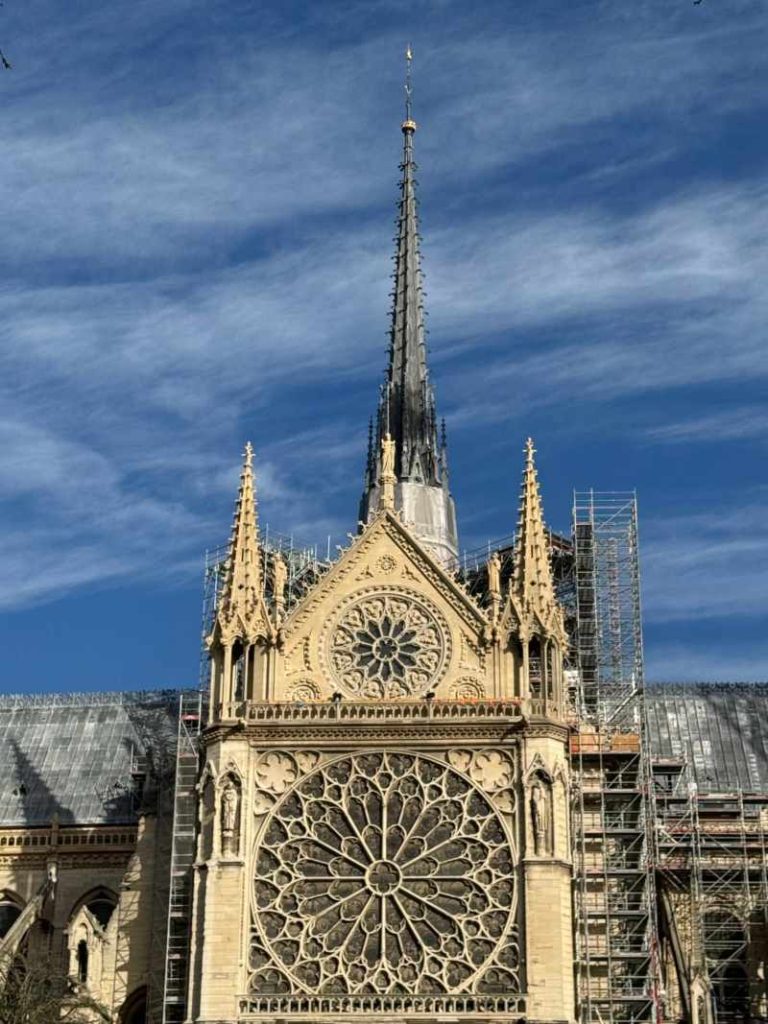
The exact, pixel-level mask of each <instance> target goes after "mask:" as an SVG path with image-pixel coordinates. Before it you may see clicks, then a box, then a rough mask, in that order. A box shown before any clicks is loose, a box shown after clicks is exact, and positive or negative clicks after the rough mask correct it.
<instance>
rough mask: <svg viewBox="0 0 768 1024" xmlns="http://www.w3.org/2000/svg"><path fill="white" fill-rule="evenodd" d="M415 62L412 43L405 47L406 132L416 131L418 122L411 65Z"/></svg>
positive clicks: (404, 122)
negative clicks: (413, 97) (415, 117)
mask: <svg viewBox="0 0 768 1024" xmlns="http://www.w3.org/2000/svg"><path fill="white" fill-rule="evenodd" d="M412 64H413V50H412V49H411V44H410V43H408V45H407V46H406V48H405V120H404V121H403V124H402V128H403V131H404V132H415V131H416V122H415V121H414V120H413V104H412V96H413V83H412V80H411V66H412Z"/></svg>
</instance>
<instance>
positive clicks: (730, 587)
mask: <svg viewBox="0 0 768 1024" xmlns="http://www.w3.org/2000/svg"><path fill="white" fill-rule="evenodd" d="M733 498H734V500H733V502H732V503H730V504H726V503H724V502H721V503H719V504H718V505H716V506H713V507H712V508H710V509H709V510H708V511H706V512H695V513H688V514H684V515H678V516H672V517H669V518H667V519H663V520H659V519H655V518H653V517H651V518H649V519H648V520H646V521H644V524H643V534H644V541H643V545H642V564H643V597H644V607H645V615H646V618H647V619H648V620H649V621H650V622H652V623H653V622H660V623H672V622H675V621H680V620H702V619H714V618H721V619H727V618H731V617H739V618H741V619H743V617H744V616H753V617H755V618H756V619H761V618H764V617H765V614H766V612H765V610H766V608H767V607H768V582H766V581H767V580H768V507H766V504H765V503H764V502H755V501H754V496H753V500H752V501H751V502H748V503H744V502H743V500H742V496H741V495H734V496H733Z"/></svg>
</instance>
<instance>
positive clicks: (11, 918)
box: [0, 893, 23, 939]
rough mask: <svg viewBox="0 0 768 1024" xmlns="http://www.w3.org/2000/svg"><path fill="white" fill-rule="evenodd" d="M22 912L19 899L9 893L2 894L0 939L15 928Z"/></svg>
mask: <svg viewBox="0 0 768 1024" xmlns="http://www.w3.org/2000/svg"><path fill="white" fill-rule="evenodd" d="M22 910H23V906H22V904H21V902H20V901H19V900H18V899H15V898H14V897H13V896H11V895H9V894H8V893H0V939H2V938H4V937H5V936H6V935H7V934H8V932H9V931H10V930H11V928H13V926H14V924H15V923H16V921H17V920H18V918H19V917H20V915H21V911H22Z"/></svg>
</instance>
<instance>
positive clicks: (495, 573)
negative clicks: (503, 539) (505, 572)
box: [488, 551, 501, 601]
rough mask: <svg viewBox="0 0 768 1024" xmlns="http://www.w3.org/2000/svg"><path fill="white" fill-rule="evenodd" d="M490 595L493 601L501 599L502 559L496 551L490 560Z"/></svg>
mask: <svg viewBox="0 0 768 1024" xmlns="http://www.w3.org/2000/svg"><path fill="white" fill-rule="evenodd" d="M488 593H489V594H490V595H491V600H495V601H498V600H499V599H500V598H501V559H500V558H499V553H498V551H494V552H493V554H492V555H491V557H490V558H489V559H488Z"/></svg>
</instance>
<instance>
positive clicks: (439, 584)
mask: <svg viewBox="0 0 768 1024" xmlns="http://www.w3.org/2000/svg"><path fill="white" fill-rule="evenodd" d="M350 582H353V583H354V584H355V585H356V588H358V587H371V586H382V587H387V586H393V585H399V586H405V587H408V588H411V589H413V588H415V589H417V590H418V589H421V588H424V589H426V590H427V591H430V590H433V591H437V593H438V594H439V595H440V596H441V597H442V598H443V600H445V601H447V603H448V604H449V605H450V606H451V607H452V608H453V610H454V611H456V612H457V613H458V614H459V616H460V617H461V618H462V619H463V620H464V622H465V623H466V625H467V626H468V627H469V628H470V629H471V630H472V631H475V632H478V633H480V632H481V631H482V630H483V629H485V627H486V626H488V619H487V616H486V614H485V612H484V611H483V610H482V609H481V608H480V606H479V605H478V604H477V602H475V601H474V600H473V598H471V597H470V596H469V594H468V593H467V591H466V590H465V589H464V587H463V586H462V585H461V583H459V582H458V581H457V580H456V579H455V578H454V577H453V576H452V575H451V574H450V573H449V572H447V571H446V570H445V569H444V568H443V567H442V565H441V564H440V563H439V562H438V561H437V559H436V558H435V557H434V556H433V555H432V554H431V553H430V552H429V550H428V549H427V548H426V546H425V545H423V544H422V543H421V542H420V541H419V539H418V538H417V537H416V536H414V534H413V533H411V531H410V530H409V528H408V527H407V526H406V525H405V524H404V523H403V522H402V521H401V519H400V517H399V515H398V514H397V513H396V512H394V511H391V510H389V509H381V510H380V511H379V512H377V514H376V515H375V516H374V518H373V519H371V521H370V522H369V523H368V524H366V525H365V526H364V527H363V530H362V532H361V533H360V534H359V535H358V536H357V537H355V538H354V540H352V542H351V543H350V545H349V547H348V548H346V549H345V550H344V551H343V552H342V554H341V556H340V557H339V559H338V560H337V561H336V562H335V563H334V564H333V565H332V566H331V568H330V569H329V570H328V572H327V573H325V574H324V575H323V576H322V577H321V578H320V579H319V580H318V581H317V583H316V584H315V585H314V587H312V589H311V590H310V591H309V592H308V593H307V594H305V595H304V597H303V598H302V599H301V601H300V602H299V603H298V604H297V605H296V606H295V607H294V608H292V609H291V611H290V612H289V613H288V615H287V616H286V618H285V621H284V623H283V630H284V635H285V639H286V641H288V640H289V639H290V638H291V637H292V636H294V635H295V634H296V632H297V631H298V630H299V629H300V628H301V626H302V625H303V623H304V622H305V621H306V620H307V618H308V617H309V616H310V615H312V613H313V611H314V610H315V609H316V608H317V607H318V605H319V604H320V603H321V602H322V601H324V600H325V599H326V598H330V595H331V594H333V593H335V592H340V591H341V590H349V583H350Z"/></svg>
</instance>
